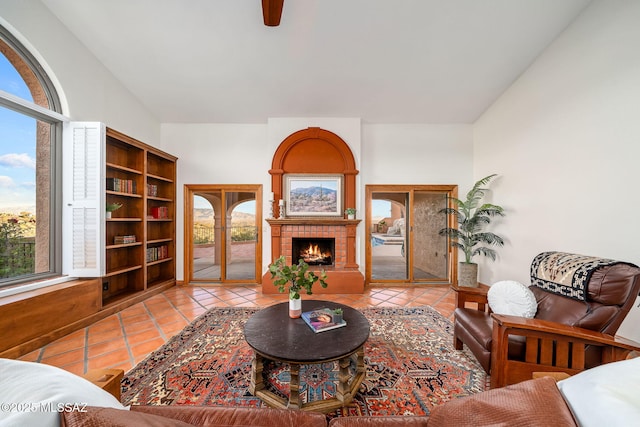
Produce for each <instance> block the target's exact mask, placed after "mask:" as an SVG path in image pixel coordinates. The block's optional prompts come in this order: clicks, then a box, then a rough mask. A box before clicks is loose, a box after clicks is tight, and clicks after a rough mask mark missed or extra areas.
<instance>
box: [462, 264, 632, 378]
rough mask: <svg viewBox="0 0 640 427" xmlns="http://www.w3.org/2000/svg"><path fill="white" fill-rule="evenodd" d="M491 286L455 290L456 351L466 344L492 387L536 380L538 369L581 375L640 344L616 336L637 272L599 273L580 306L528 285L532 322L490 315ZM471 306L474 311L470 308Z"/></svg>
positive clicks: (626, 268)
mask: <svg viewBox="0 0 640 427" xmlns="http://www.w3.org/2000/svg"><path fill="white" fill-rule="evenodd" d="M488 289H489V287H488V286H481V287H480V288H461V287H457V286H454V290H455V291H456V301H457V302H456V304H457V308H456V310H455V311H454V332H453V340H454V346H455V348H456V349H457V350H462V348H463V344H466V345H467V347H468V348H469V349H470V350H471V352H472V353H473V354H474V355H475V356H476V358H477V359H478V361H479V362H480V364H481V365H482V367H483V368H484V370H485V371H486V372H487V373H488V374H490V375H491V388H495V387H503V386H505V385H508V384H515V383H518V382H521V381H524V380H528V379H531V377H532V373H533V372H540V371H542V372H566V373H567V374H569V375H574V374H576V373H578V372H580V371H582V370H585V369H588V368H591V367H594V366H597V365H601V364H603V363H608V362H612V361H616V360H622V359H624V358H625V357H626V356H627V355H628V354H629V352H631V351H633V350H637V348H638V345H640V344H638V343H635V342H633V341H630V340H625V339H623V338H620V337H614V335H615V333H616V331H617V330H618V327H619V326H620V324H621V323H622V321H623V320H624V318H625V317H626V315H627V314H628V313H629V310H630V309H631V307H632V306H633V304H634V302H635V298H636V295H638V292H639V291H640V268H638V267H635V266H632V265H629V264H624V263H620V264H613V265H608V266H603V267H599V268H598V269H596V270H595V271H594V272H593V273H592V275H591V276H590V279H589V281H588V284H587V286H586V293H585V300H584V301H579V300H576V299H572V298H568V297H565V296H561V295H558V294H556V293H552V292H548V291H546V290H544V289H541V288H539V287H537V286H533V285H532V286H530V287H529V289H531V291H532V292H533V294H534V296H535V298H536V300H537V303H538V310H537V313H536V315H535V317H534V318H533V319H526V318H522V317H516V316H506V315H498V314H495V313H491V310H490V309H489V307H488V303H487V298H486V295H487V291H488ZM470 303H474V304H475V305H476V306H475V307H470V306H473V304H470Z"/></svg>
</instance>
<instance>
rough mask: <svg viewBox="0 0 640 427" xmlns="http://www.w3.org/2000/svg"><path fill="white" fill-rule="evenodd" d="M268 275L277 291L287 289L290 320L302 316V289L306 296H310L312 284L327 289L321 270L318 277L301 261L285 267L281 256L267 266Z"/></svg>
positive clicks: (283, 258)
mask: <svg viewBox="0 0 640 427" xmlns="http://www.w3.org/2000/svg"><path fill="white" fill-rule="evenodd" d="M269 273H271V280H272V281H273V284H274V285H275V286H277V287H278V291H280V292H284V291H285V289H286V288H287V286H288V287H289V317H292V318H297V317H300V315H301V314H302V301H301V300H300V292H301V291H302V290H303V289H304V290H305V291H306V292H307V295H311V294H312V293H313V292H312V288H313V284H314V283H316V282H320V286H322V287H323V288H326V287H327V282H326V280H327V273H326V272H325V271H324V270H322V271H320V275H319V276H318V275H317V274H315V273H314V272H313V271H309V264H307V263H306V262H304V260H302V259H300V260H298V264H293V265H287V261H286V259H285V257H284V255H282V256H280V257H279V258H278V259H277V260H275V262H274V263H273V264H269ZM274 279H275V280H274Z"/></svg>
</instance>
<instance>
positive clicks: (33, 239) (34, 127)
mask: <svg viewBox="0 0 640 427" xmlns="http://www.w3.org/2000/svg"><path fill="white" fill-rule="evenodd" d="M60 112H61V106H60V100H59V98H58V95H57V93H56V90H55V88H54V85H53V84H52V82H51V80H50V79H49V77H48V76H47V75H46V73H45V72H44V70H43V68H42V67H41V66H40V64H38V62H37V61H36V60H35V58H34V57H33V55H31V54H30V53H29V52H28V51H27V49H25V47H24V46H23V45H22V44H21V43H20V42H19V41H18V40H17V39H16V38H15V37H14V36H13V35H12V34H10V33H9V31H8V30H6V29H5V28H4V27H2V26H0V286H6V285H12V284H16V283H21V282H26V281H33V280H37V279H42V278H46V277H52V276H56V275H59V274H60V273H61V269H62V267H61V266H62V261H61V253H62V242H61V231H60V230H61V214H60V213H61V195H62V190H61V187H62V186H61V154H60V152H61V148H62V143H61V137H62V131H61V129H62V119H63V116H62V115H61V114H60Z"/></svg>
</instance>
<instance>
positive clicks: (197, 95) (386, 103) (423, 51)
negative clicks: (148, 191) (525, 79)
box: [42, 0, 590, 123]
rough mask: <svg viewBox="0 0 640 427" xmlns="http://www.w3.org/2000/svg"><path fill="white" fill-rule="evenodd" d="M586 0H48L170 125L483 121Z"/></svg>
mask: <svg viewBox="0 0 640 427" xmlns="http://www.w3.org/2000/svg"><path fill="white" fill-rule="evenodd" d="M589 1H590V0H285V3H284V10H283V13H282V21H281V24H280V26H279V27H266V26H264V25H263V23H262V12H261V1H260V0H42V2H43V3H44V4H45V5H46V6H47V7H48V8H49V9H50V10H51V11H52V12H53V13H54V14H55V15H56V16H57V17H58V18H59V19H60V20H61V21H62V22H63V23H64V24H65V25H66V26H67V27H68V28H69V30H70V31H71V32H73V33H74V34H75V35H76V36H77V37H78V39H80V40H81V41H82V42H83V43H84V44H85V45H86V46H87V47H88V48H89V50H91V52H93V54H94V55H95V56H96V57H97V58H98V59H99V60H100V61H101V62H102V63H103V64H104V65H105V66H106V67H107V68H108V69H109V70H110V71H111V72H112V73H113V74H114V75H115V76H116V78H117V79H118V80H120V81H121V82H122V84H123V85H124V86H125V87H127V88H128V89H129V90H130V91H131V92H132V93H133V94H134V95H135V96H136V97H137V98H138V99H139V100H140V101H141V102H142V103H143V104H144V105H145V106H146V107H147V108H148V109H149V110H150V111H151V112H152V113H153V114H154V115H155V116H156V117H157V118H158V120H160V121H161V122H165V123H166V122H184V123H263V122H266V119H267V118H268V117H302V116H309V117H360V118H362V120H363V121H364V122H366V123H472V122H474V121H475V120H476V119H477V118H478V117H479V115H480V114H482V112H483V111H485V110H486V109H487V107H489V106H490V105H491V103H492V102H493V101H494V100H495V99H496V98H497V97H498V96H499V95H500V94H501V93H502V92H504V90H505V89H506V88H507V87H509V85H510V84H511V83H513V81H514V80H515V79H516V78H517V77H518V76H519V75H520V74H521V73H522V72H523V71H524V70H525V69H526V68H527V67H528V66H529V65H530V64H531V63H532V61H534V60H535V58H536V57H537V56H538V55H539V54H540V52H541V51H542V50H544V48H545V47H546V46H548V44H549V43H550V42H551V41H552V40H553V39H554V38H556V37H557V36H558V34H559V33H560V32H562V30H563V29H564V28H566V27H567V26H568V25H569V24H570V23H571V22H572V20H573V19H574V18H575V17H576V16H577V15H578V14H579V13H580V12H581V11H582V10H583V9H584V8H585V7H586V6H587V5H588V3H589Z"/></svg>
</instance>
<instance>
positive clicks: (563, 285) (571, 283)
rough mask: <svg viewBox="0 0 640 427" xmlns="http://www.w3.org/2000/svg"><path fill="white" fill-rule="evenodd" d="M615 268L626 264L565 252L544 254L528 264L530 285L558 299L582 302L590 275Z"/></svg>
mask: <svg viewBox="0 0 640 427" xmlns="http://www.w3.org/2000/svg"><path fill="white" fill-rule="evenodd" d="M614 264H629V263H626V262H620V261H616V260H612V259H605V258H598V257H592V256H586V255H576V254H569V253H565V252H543V253H541V254H539V255H537V256H536V257H535V258H534V259H533V261H532V262H531V284H532V285H535V286H537V287H539V288H542V289H544V290H546V291H549V292H553V293H555V294H558V295H563V296H566V297H569V298H573V299H577V300H579V301H585V300H586V298H587V286H588V285H589V280H590V279H591V275H592V274H593V272H594V271H596V270H597V269H599V268H600V267H604V266H607V265H614ZM629 265H633V264H629Z"/></svg>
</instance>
